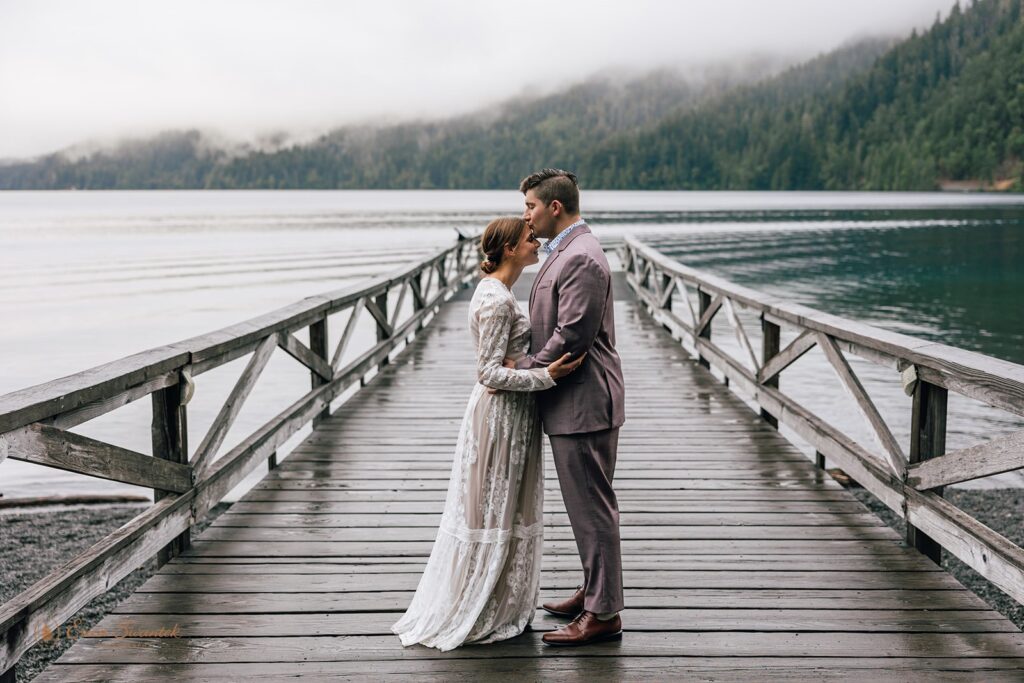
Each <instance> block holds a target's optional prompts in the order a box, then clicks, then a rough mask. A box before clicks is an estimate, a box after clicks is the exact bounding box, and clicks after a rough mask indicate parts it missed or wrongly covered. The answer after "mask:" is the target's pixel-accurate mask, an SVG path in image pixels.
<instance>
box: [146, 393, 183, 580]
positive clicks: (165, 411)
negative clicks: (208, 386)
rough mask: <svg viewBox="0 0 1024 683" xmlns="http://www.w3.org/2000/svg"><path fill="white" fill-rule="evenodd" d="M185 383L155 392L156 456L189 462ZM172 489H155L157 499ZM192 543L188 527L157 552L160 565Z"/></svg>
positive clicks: (152, 429)
mask: <svg viewBox="0 0 1024 683" xmlns="http://www.w3.org/2000/svg"><path fill="white" fill-rule="evenodd" d="M184 391H185V383H184V382H183V381H179V382H178V383H177V384H173V385H171V386H169V387H167V388H166V389H160V390H158V391H155V392H153V423H152V427H151V430H150V431H151V436H152V440H153V457H154V458H162V459H164V460H169V461H170V462H176V463H180V464H182V465H188V414H187V412H186V409H185V403H184V401H183V400H182V398H183V397H182V392H184ZM170 494H171V492H170V491H163V490H161V489H153V501H154V502H155V501H158V500H160V499H162V498H164V497H165V496H168V495H170ZM191 544H192V533H191V530H190V529H186V530H185V531H183V532H182V533H181V534H180V535H179V536H177V537H176V538H175V539H174V540H172V541H171V542H170V543H168V544H167V545H165V546H164V547H163V548H161V549H160V550H159V551H158V552H157V566H160V567H162V566H163V565H165V564H167V562H169V561H170V560H172V559H173V558H175V557H177V556H178V555H180V554H181V553H182V552H183V551H185V550H188V547H189V546H190V545H191Z"/></svg>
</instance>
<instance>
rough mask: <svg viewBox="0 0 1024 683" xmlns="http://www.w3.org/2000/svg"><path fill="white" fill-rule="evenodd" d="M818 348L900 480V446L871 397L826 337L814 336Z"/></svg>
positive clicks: (903, 461) (904, 465)
mask: <svg viewBox="0 0 1024 683" xmlns="http://www.w3.org/2000/svg"><path fill="white" fill-rule="evenodd" d="M818 346H819V347H821V350H822V351H824V352H825V357H826V358H828V361H829V363H831V364H832V369H833V370H835V371H836V375H837V376H838V377H839V380H840V382H842V384H843V387H844V388H845V389H846V391H847V392H848V393H849V394H850V396H851V397H852V398H853V401H854V403H856V405H857V409H858V410H860V412H861V415H863V416H864V419H865V420H866V421H867V424H868V426H869V427H870V428H871V431H872V433H873V434H874V435H875V438H876V439H877V440H878V443H879V444H881V446H882V450H883V453H884V455H885V457H886V460H887V461H888V463H889V466H890V467H892V471H893V472H895V473H896V474H897V475H899V476H901V477H902V476H903V473H904V472H905V471H906V468H907V456H906V455H904V453H903V449H902V448H900V444H899V442H898V441H896V437H895V436H893V434H892V431H891V430H890V429H889V425H887V424H886V422H885V420H884V419H883V418H882V415H881V414H880V413H879V412H878V408H876V407H875V404H874V402H873V401H872V400H871V397H870V396H868V392H867V391H865V390H864V385H862V384H861V383H860V380H859V379H858V378H857V374H856V373H855V372H854V371H853V368H851V367H850V364H849V363H848V362H847V361H846V357H845V356H843V353H842V351H840V350H839V347H837V346H836V344H835V342H834V341H832V339H831V338H830V337H829V336H828V335H826V334H823V333H820V332H819V333H818Z"/></svg>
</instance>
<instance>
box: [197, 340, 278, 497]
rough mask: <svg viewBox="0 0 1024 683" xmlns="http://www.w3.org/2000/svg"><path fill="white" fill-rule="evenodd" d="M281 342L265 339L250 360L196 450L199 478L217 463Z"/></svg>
mask: <svg viewBox="0 0 1024 683" xmlns="http://www.w3.org/2000/svg"><path fill="white" fill-rule="evenodd" d="M279 340H280V337H279V335H277V334H272V335H270V336H269V337H267V338H266V339H264V340H263V342H262V343H261V344H260V345H259V347H258V348H257V349H256V351H255V352H254V353H253V356H252V358H250V359H249V362H248V364H246V366H245V369H244V370H242V374H241V375H239V376H238V380H237V381H236V382H235V386H234V387H233V388H232V389H231V393H230V394H228V397H227V400H225V401H224V405H223V406H221V409H220V411H219V412H218V413H217V417H216V418H214V420H213V424H212V425H210V429H209V431H207V432H206V436H205V437H203V441H202V443H200V444H199V448H197V449H196V454H195V455H194V456H193V457H192V467H193V468H194V469H195V471H196V473H197V477H198V478H202V476H203V473H204V472H205V471H206V469H207V468H208V467H209V465H210V463H211V462H213V456H214V455H216V453H217V451H218V450H220V447H221V445H222V444H223V443H224V438H225V437H226V436H227V435H228V431H230V430H231V426H232V425H233V424H234V423H235V418H236V417H238V413H239V412H240V411H241V410H242V406H243V405H244V404H245V400H246V399H247V398H249V394H250V393H252V390H253V388H254V387H255V386H256V382H257V381H258V380H259V378H260V375H261V374H262V373H263V369H264V368H265V367H267V363H268V362H269V361H270V356H271V355H272V354H273V353H274V349H276V348H277V345H278V343H279Z"/></svg>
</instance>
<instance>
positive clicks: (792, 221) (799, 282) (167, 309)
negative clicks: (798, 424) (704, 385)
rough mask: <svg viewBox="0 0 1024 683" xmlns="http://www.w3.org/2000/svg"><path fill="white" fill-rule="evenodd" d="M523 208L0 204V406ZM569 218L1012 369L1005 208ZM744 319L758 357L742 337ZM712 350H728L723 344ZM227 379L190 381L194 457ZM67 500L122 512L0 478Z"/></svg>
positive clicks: (385, 197)
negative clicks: (37, 387)
mask: <svg viewBox="0 0 1024 683" xmlns="http://www.w3.org/2000/svg"><path fill="white" fill-rule="evenodd" d="M520 206H521V195H519V194H518V193H516V192H474V191H470V192H444V191H436V192H417V191H395V192H381V191H377V192H301V191H298V192H292V191H287V192H258V191H257V192H88V193H86V192H50V193H43V192H40V193H19V192H14V193H0V320H2V321H3V331H2V333H0V394H2V393H6V392H8V391H12V390H15V389H19V388H22V387H25V386H30V385H33V384H37V383H40V382H44V381H47V380H50V379H53V378H56V377H60V376H63V375H67V374H71V373H74V372H77V371H80V370H83V369H86V368H89V367H92V366H94V365H97V364H99V363H103V362H106V361H110V360H114V359H116V358H119V357H122V356H125V355H128V354H131V353H134V352H137V351H141V350H144V349H147V348H151V347H154V346H159V345H162V344H166V343H170V342H173V341H177V340H179V339H183V338H187V337H189V336H192V335H196V334H201V333H204V332H209V331H211V330H214V329H218V328H221V327H225V326H227V325H229V324H232V323H235V322H239V321H241V320H245V319H247V318H250V317H252V316H255V315H258V314H260V313H264V312H267V311H269V310H272V309H273V308H275V307H278V306H283V305H286V304H289V303H292V302H294V301H297V300H298V299H301V298H302V297H304V296H309V295H313V294H318V293H321V292H323V291H327V290H331V289H336V288H339V287H345V286H348V285H352V284H355V283H357V282H359V281H361V280H363V279H366V278H368V277H371V276H373V275H378V274H381V273H384V272H387V271H389V270H392V269H394V268H396V267H399V266H401V265H402V264H403V263H406V262H408V261H410V260H414V259H417V258H418V257H420V256H422V255H424V254H426V253H428V252H429V251H431V250H433V249H434V248H436V247H440V246H443V245H446V244H448V243H450V242H451V240H452V239H453V238H454V236H455V232H454V231H453V228H463V229H465V228H469V229H480V228H481V227H482V226H483V225H484V224H486V222H487V221H488V220H489V219H490V218H493V217H494V216H496V215H502V214H516V213H518V212H519V210H520ZM583 206H584V209H585V211H584V215H585V217H587V218H588V219H589V220H590V222H591V223H592V225H593V226H595V229H596V230H597V232H598V234H599V235H600V236H603V237H607V238H615V237H619V236H621V235H623V234H626V233H632V234H636V235H638V236H641V237H644V238H645V239H648V240H649V241H651V242H653V243H654V244H656V245H657V246H659V247H660V248H662V249H665V250H666V251H668V252H670V253H672V254H673V255H674V256H676V257H677V258H679V259H680V260H681V261H683V262H685V263H687V264H688V265H691V266H693V267H696V268H701V269H706V270H709V271H712V272H715V273H717V274H719V275H722V276H724V277H727V278H729V279H732V280H734V281H736V282H739V283H741V284H744V285H747V286H750V287H754V288H756V289H761V290H764V291H767V292H770V293H772V294H777V295H784V296H786V297H788V298H791V299H792V300H794V301H797V302H800V303H803V304H806V305H809V306H813V307H815V308H820V309H822V310H826V311H828V312H830V313H834V314H837V315H842V316H846V317H850V318H854V319H857V320H861V321H865V322H869V323H872V324H876V325H879V326H881V327H884V328H887V329H891V330H894V331H899V332H903V333H906V334H911V335H915V336H919V337H924V338H927V339H931V340H935V341H941V342H943V343H947V344H952V345H955V346H959V347H963V348H967V349H971V350H975V351H978V352H981V353H985V354H988V355H992V356H996V357H999V358H1003V359H1006V360H1009V361H1013V362H1016V363H1024V305H1022V303H1021V299H1022V297H1024V198H1017V197H1005V196H990V195H945V194H874V193H687V192H678V193H677V192H585V193H584V196H583ZM741 318H742V319H744V320H745V322H746V326H747V331H748V333H750V334H751V335H752V336H754V337H755V338H756V336H757V330H756V327H757V325H756V321H755V320H753V318H750V317H749V316H741ZM718 324H719V323H718V322H717V321H716V325H718ZM337 333H338V330H332V335H336V334H337ZM716 333H718V334H716V340H717V339H721V341H722V343H723V345H725V346H730V344H731V343H732V342H730V336H731V335H730V334H729V332H728V330H723V331H719V330H718V329H717V328H716ZM361 334H365V336H366V338H367V339H369V336H370V335H371V334H372V333H371V331H370V330H369V328H368V329H367V330H365V331H363V332H361ZM333 341H334V338H333V336H332V342H333ZM283 356H284V354H278V356H275V358H274V360H273V361H272V362H271V364H270V367H269V368H268V370H267V371H266V374H265V375H264V377H263V379H261V384H260V385H259V386H258V388H257V390H256V392H255V393H254V395H253V397H252V398H251V399H250V402H249V403H247V404H246V407H245V408H244V409H243V411H242V413H241V416H240V417H239V420H238V423H237V424H236V426H235V428H234V429H233V430H232V433H231V434H230V435H229V437H228V441H227V443H229V444H230V443H233V442H237V440H239V439H241V438H243V437H244V436H245V435H246V434H248V433H250V432H251V431H252V430H253V429H255V428H256V427H258V426H259V425H260V424H262V423H263V422H264V421H266V420H267V419H269V417H271V416H272V415H274V414H276V413H277V412H278V411H279V410H281V409H282V408H283V407H284V406H286V405H288V404H289V403H290V402H291V401H293V400H294V399H295V398H297V397H298V396H300V395H301V394H302V393H303V392H304V391H305V390H306V389H307V388H308V373H307V372H306V371H305V370H303V369H302V368H301V367H299V366H297V364H296V363H294V361H291V359H289V358H287V357H283ZM243 360H244V359H243ZM823 362H824V361H823V359H820V358H817V357H816V356H815V355H814V353H812V354H808V356H807V357H806V358H805V359H802V360H801V361H800V362H799V363H798V364H797V365H796V366H794V368H793V370H792V372H787V374H786V375H784V380H783V381H784V382H786V387H787V389H788V390H790V391H792V392H793V393H794V394H796V395H798V396H799V398H800V400H801V401H803V402H805V403H807V404H808V405H809V407H813V408H814V409H816V410H819V411H820V412H822V414H823V415H825V416H827V417H830V418H831V419H834V420H835V421H836V422H837V423H838V424H842V425H843V426H844V429H847V431H848V432H849V433H850V434H851V435H853V436H854V437H855V438H862V439H868V440H869V439H870V437H869V436H867V434H866V433H865V432H864V431H863V426H862V425H860V423H859V421H858V420H856V419H855V418H853V419H851V418H850V415H851V414H852V412H851V411H850V409H849V405H847V404H845V403H844V402H843V401H844V400H845V399H844V398H843V397H842V392H841V391H837V390H836V389H837V386H838V385H837V384H834V383H833V384H831V385H830V384H828V381H824V382H823V381H822V377H826V378H827V379H828V380H832V379H834V378H833V377H831V375H829V374H828V369H827V367H824V366H822V365H821V363H823ZM854 363H855V367H856V368H857V369H858V372H862V373H863V376H864V377H865V381H866V382H867V383H868V389H869V391H871V392H872V395H873V397H874V398H875V399H876V401H877V402H878V403H879V405H880V407H881V409H882V410H883V413H884V414H885V415H886V417H887V419H889V420H890V421H891V423H892V425H893V427H894V430H895V431H896V432H897V435H898V436H901V437H902V439H903V441H904V443H905V442H906V438H905V433H906V432H907V430H908V429H909V426H908V425H907V424H906V423H907V422H908V420H909V405H908V401H909V399H906V397H904V396H903V395H902V393H901V392H900V391H899V386H898V381H896V379H895V378H894V377H892V373H891V372H890V371H888V370H887V369H883V368H876V367H875V366H867V364H864V367H861V365H859V364H857V362H856V361H854ZM243 366H244V362H243V363H242V364H241V365H239V361H236V362H235V363H233V364H230V365H228V366H225V367H223V368H219V369H218V370H215V371H212V372H210V373H208V374H206V375H203V376H201V377H200V378H199V379H198V380H197V381H198V384H199V386H198V391H197V394H196V398H195V399H194V400H193V403H192V404H190V406H189V410H190V415H189V418H190V425H189V428H190V440H191V442H192V443H193V444H195V443H199V441H200V440H201V439H202V437H203V435H204V434H205V431H206V428H207V427H208V425H209V424H210V422H211V421H212V419H213V417H214V415H215V414H216V412H217V409H218V408H219V407H220V404H221V402H222V401H223V399H224V397H225V396H226V395H227V393H228V392H229V391H230V388H231V385H232V384H233V382H234V378H235V377H237V374H238V372H240V370H241V367H243ZM822 372H824V373H825V374H822ZM954 409H955V410H954ZM148 410H149V407H148V402H146V401H139V402H137V403H136V404H132V405H131V406H128V407H126V408H123V409H120V410H118V411H116V412H115V413H112V414H110V415H107V416H105V417H103V418H100V419H99V420H96V421H94V422H93V423H89V424H87V425H83V426H82V427H80V428H78V429H76V431H81V432H82V433H85V434H88V435H90V436H94V437H96V438H104V439H107V440H110V441H112V442H114V443H118V444H120V445H123V446H125V447H128V448H133V449H135V450H139V451H142V452H148V451H149V434H148ZM951 414H952V415H953V418H952V419H951V434H950V445H951V447H956V446H957V445H958V444H960V445H968V444H970V443H975V442H977V441H978V440H983V439H986V438H990V437H991V436H992V435H993V434H996V433H1002V432H1005V431H1009V430H1011V429H1014V428H1020V427H1021V425H1020V422H1019V421H1018V420H1015V419H1013V418H1010V417H1008V416H1006V415H1005V414H1002V413H999V412H998V411H992V410H990V409H988V408H986V407H984V406H981V405H978V404H975V403H974V402H972V401H960V402H955V403H954V404H951ZM301 437H302V435H301V434H300V435H298V436H297V437H296V439H299V438H301ZM259 476H261V475H260V474H259V473H255V474H254V477H253V478H251V479H253V480H254V479H257V478H258V477H259ZM1019 481H1020V480H1019V479H1018V478H1014V477H1005V476H1004V477H1002V478H995V481H994V482H993V483H994V484H999V485H1007V484H1009V485H1017V484H1018V483H1019ZM74 491H135V492H141V490H140V489H135V488H134V487H127V486H124V485H121V484H116V483H111V482H103V481H99V480H95V479H91V478H87V477H81V476H77V475H72V474H68V473H63V472H58V471H56V470H49V469H46V468H41V467H37V466H31V465H26V464H24V463H17V462H12V461H9V462H5V463H3V465H0V493H3V494H5V495H6V496H8V497H15V496H21V495H42V494H48V493H67V492H74ZM236 493H237V492H236Z"/></svg>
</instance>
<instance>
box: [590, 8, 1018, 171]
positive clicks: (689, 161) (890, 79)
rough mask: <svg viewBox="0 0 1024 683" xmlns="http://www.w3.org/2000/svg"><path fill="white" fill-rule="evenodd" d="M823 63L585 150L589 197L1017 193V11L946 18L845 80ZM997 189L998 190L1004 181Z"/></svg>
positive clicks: (990, 10) (957, 12)
mask: <svg viewBox="0 0 1024 683" xmlns="http://www.w3.org/2000/svg"><path fill="white" fill-rule="evenodd" d="M839 56H840V55H839V54H832V55H828V56H826V57H823V58H820V59H818V60H815V62H812V63H810V64H807V65H805V66H801V67H798V68H795V69H793V70H791V71H790V72H789V73H786V74H783V75H781V76H779V77H778V78H776V79H774V80H772V81H770V82H767V83H763V84H760V85H757V86H754V87H747V88H741V89H738V90H737V91H735V92H733V93H730V94H729V95H727V96H725V97H723V98H721V99H720V100H717V101H714V102H710V103H707V104H705V105H703V106H700V107H698V108H696V109H694V110H692V111H688V112H682V113H680V114H678V115H675V116H671V117H669V118H668V119H666V120H665V121H663V122H661V123H660V124H658V125H656V126H654V127H653V128H651V129H650V130H645V131H639V132H636V133H633V134H628V135H623V136H618V137H616V138H615V139H613V140H610V141H608V142H606V143H604V144H603V145H601V146H600V147H599V148H598V149H595V150H594V151H593V152H592V153H591V154H590V155H589V156H588V157H587V158H586V159H585V160H584V162H583V163H582V164H581V170H582V171H584V172H585V173H586V174H587V177H589V178H591V183H593V184H594V185H595V186H598V187H606V188H626V187H643V188H647V189H708V190H712V189H746V190H817V189H832V190H867V189H873V190H911V189H919V190H930V189H935V188H936V187H938V186H939V184H940V183H941V182H942V181H945V180H957V179H962V180H980V181H984V182H986V183H994V182H995V181H998V180H1000V179H1005V180H1009V181H1010V182H1011V183H1015V185H1016V189H1018V190H1019V189H1022V188H1021V181H1020V176H1021V159H1022V158H1024V22H1022V18H1021V0H983V1H981V2H978V3H976V4H974V5H973V6H971V7H970V8H969V9H968V10H967V11H961V10H960V8H959V6H957V7H955V8H954V9H953V11H952V12H951V13H950V16H949V17H948V18H947V19H946V20H945V21H943V22H941V23H936V24H935V25H934V26H933V27H932V28H931V29H930V30H929V31H927V32H925V33H923V34H921V35H913V36H911V37H910V38H909V39H907V40H905V41H903V42H901V43H899V44H898V45H896V46H894V47H893V49H891V50H889V51H888V52H887V53H885V54H884V55H882V56H881V57H880V58H879V59H878V60H877V62H876V63H875V64H874V65H873V66H872V67H871V68H870V69H869V70H867V71H866V72H865V73H862V74H860V75H857V76H855V77H853V78H851V79H850V80H849V81H846V82H839V81H835V80H833V79H829V78H822V76H821V72H822V71H824V72H825V73H831V72H833V71H835V69H834V67H833V65H832V64H831V62H832V61H834V60H835V59H837V58H838V57H839ZM1005 184H1009V183H1004V185H1005Z"/></svg>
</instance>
